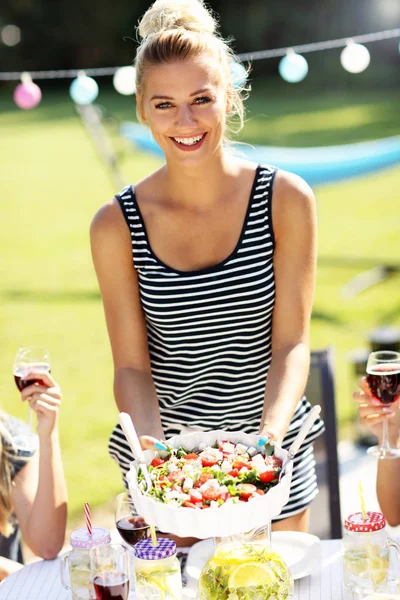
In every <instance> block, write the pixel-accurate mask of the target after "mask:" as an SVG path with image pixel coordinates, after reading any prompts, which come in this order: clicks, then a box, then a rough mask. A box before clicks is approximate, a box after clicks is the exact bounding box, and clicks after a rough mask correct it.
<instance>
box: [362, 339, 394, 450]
mask: <svg viewBox="0 0 400 600" xmlns="http://www.w3.org/2000/svg"><path fill="white" fill-rule="evenodd" d="M367 381H368V385H369V388H370V390H371V393H372V396H373V397H374V398H375V399H376V400H379V401H380V402H381V403H382V404H383V405H389V404H392V403H393V402H395V401H396V400H397V399H398V398H400V352H392V351H391V350H381V351H379V352H371V354H370V355H369V357H368V362H367ZM367 453H368V454H370V455H372V456H377V457H378V458H399V457H400V449H396V448H391V446H390V445H389V439H388V417H384V421H383V432H382V444H381V445H380V446H372V447H371V448H368V450H367Z"/></svg>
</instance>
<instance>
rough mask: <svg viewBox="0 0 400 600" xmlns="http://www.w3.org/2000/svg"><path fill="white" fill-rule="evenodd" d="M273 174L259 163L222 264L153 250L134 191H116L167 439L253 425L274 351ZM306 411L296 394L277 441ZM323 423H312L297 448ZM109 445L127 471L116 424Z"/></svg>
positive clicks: (257, 421) (126, 455) (256, 427)
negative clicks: (181, 262) (198, 265)
mask: <svg viewBox="0 0 400 600" xmlns="http://www.w3.org/2000/svg"><path fill="white" fill-rule="evenodd" d="M275 174H276V169H275V168H273V167H269V166H258V167H257V170H256V173H255V177H254V182H253V186H252V190H251V194H250V198H249V201H248V208H247V212H246V216H245V220H244V223H243V227H242V231H241V234H240V237H239V240H238V242H237V245H236V247H235V249H234V250H233V252H232V253H231V254H230V255H229V256H228V257H227V258H226V259H225V260H223V261H222V262H220V263H218V264H216V265H214V266H212V267H208V268H205V269H201V270H196V271H179V270H177V269H173V268H171V267H169V266H168V265H166V264H165V263H163V262H162V261H161V260H160V259H159V258H158V257H157V256H156V255H155V254H154V252H153V251H152V248H151V246H150V243H149V239H148V236H147V232H146V226H145V223H144V220H143V218H142V216H141V213H140V209H139V206H138V204H137V201H136V198H135V194H134V191H133V190H132V187H131V186H127V187H126V188H124V189H123V190H122V191H121V192H120V193H119V194H117V199H118V202H119V204H120V207H121V210H122V212H123V215H124V217H125V220H126V222H127V224H128V227H129V230H130V233H131V239H132V252H133V263H134V268H135V269H136V271H137V273H138V281H139V291H140V299H141V304H142V307H143V311H144V315H145V319H146V326H147V335H148V345H149V353H150V360H151V370H152V376H153V380H154V384H155V387H156V391H157V396H158V400H159V406H160V413H161V422H162V425H163V429H164V434H165V437H166V438H168V437H171V436H172V435H176V434H178V433H181V431H182V430H184V429H186V428H196V429H202V430H212V429H223V430H226V431H238V430H239V431H243V432H245V433H257V432H258V430H259V427H260V423H261V416H262V411H263V405H264V392H265V384H266V378H267V374H268V369H269V365H270V362H271V356H272V349H271V332H272V314H273V309H274V302H275V281H274V266H273V258H274V233H273V228H272V218H271V200H272V188H273V182H274V177H275ZM309 410H310V405H309V403H308V402H307V401H306V400H305V399H304V398H303V399H301V400H299V404H298V406H297V408H296V411H295V414H294V416H293V419H292V422H291V424H290V427H289V430H288V432H287V435H286V437H285V440H284V443H283V447H287V446H288V445H290V443H291V441H292V440H293V438H294V437H295V435H296V433H297V432H298V430H299V428H300V427H301V425H302V423H303V422H304V420H305V418H306V417H307V414H308V412H309ZM322 429H323V424H322V422H321V421H320V420H319V421H317V422H316V423H315V424H314V427H313V428H312V430H311V431H310V433H309V435H308V440H306V442H305V443H304V444H303V448H307V447H310V445H311V443H312V441H313V439H315V437H317V435H319V433H320V432H321V431H322ZM109 450H110V453H111V455H112V456H113V457H114V458H115V459H116V460H117V462H118V463H119V464H120V467H121V469H122V471H123V472H126V470H127V469H128V467H129V462H130V460H132V456H131V454H130V451H129V448H128V446H127V444H126V441H125V439H124V437H123V433H122V431H121V430H120V428H119V426H117V427H116V428H115V429H114V432H113V434H112V436H111V439H110V444H109ZM310 450H312V448H310Z"/></svg>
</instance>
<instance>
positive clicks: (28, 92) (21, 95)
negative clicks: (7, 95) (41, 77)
mask: <svg viewBox="0 0 400 600" xmlns="http://www.w3.org/2000/svg"><path fill="white" fill-rule="evenodd" d="M41 99H42V92H41V90H40V87H39V86H38V85H36V83H33V81H26V82H24V83H20V84H19V85H17V87H16V88H15V90H14V102H15V104H16V105H17V106H19V108H23V109H25V110H29V109H31V108H35V106H37V105H38V104H39V102H40V100H41Z"/></svg>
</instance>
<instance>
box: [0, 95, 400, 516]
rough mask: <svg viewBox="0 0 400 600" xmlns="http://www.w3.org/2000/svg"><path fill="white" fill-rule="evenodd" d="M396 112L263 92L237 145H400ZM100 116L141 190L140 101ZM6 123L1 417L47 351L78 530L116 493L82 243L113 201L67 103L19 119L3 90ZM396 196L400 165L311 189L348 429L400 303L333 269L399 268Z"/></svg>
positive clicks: (144, 159) (94, 307)
mask: <svg viewBox="0 0 400 600" xmlns="http://www.w3.org/2000/svg"><path fill="white" fill-rule="evenodd" d="M399 100H400V93H399V92H395V91H392V92H388V91H387V90H386V91H385V93H382V94H379V93H377V92H374V93H370V94H366V93H365V92H363V93H356V92H355V91H354V90H353V91H349V92H348V93H343V94H342V95H340V96H339V95H338V94H330V95H329V96H328V95H324V94H319V95H314V96H312V97H307V96H304V97H302V96H301V95H299V96H296V97H294V95H290V96H285V97H283V96H281V94H280V93H278V92H274V89H273V87H271V88H270V89H261V87H260V89H257V87H256V86H255V95H254V98H253V100H251V101H250V104H249V109H250V111H249V112H250V114H249V120H248V123H247V125H246V128H245V131H244V133H243V139H245V140H246V141H249V142H252V143H263V144H276V145H278V144H279V145H284V144H287V145H293V146H296V145H313V144H315V145H328V144H339V143H348V142H352V141H360V140H364V139H373V138H380V137H384V136H386V135H393V134H396V133H399V131H398V127H399V122H398V104H399ZM99 103H100V105H101V106H102V107H103V110H104V114H105V117H106V122H107V129H108V131H109V133H110V136H111V138H112V139H113V143H114V144H115V147H116V150H117V152H118V155H119V158H120V165H121V170H122V172H123V174H125V175H126V181H135V180H138V179H139V178H141V177H143V176H144V175H145V174H147V173H149V172H150V171H151V170H152V169H153V168H154V167H155V166H156V165H157V164H159V163H158V161H157V160H156V159H153V158H152V157H149V156H144V155H140V154H138V153H136V152H134V151H133V149H132V148H130V147H129V146H128V144H127V143H126V142H125V141H123V140H121V139H120V138H119V137H118V135H117V124H118V121H120V120H124V119H131V118H132V117H133V114H134V106H133V102H132V100H131V99H130V98H124V97H121V96H117V94H116V93H112V92H111V91H107V89H106V91H104V92H103V88H102V93H101V96H100V98H99ZM0 110H1V112H0V128H1V131H2V144H1V145H0V163H1V165H2V169H1V175H0V177H1V179H0V181H1V208H2V235H1V238H0V254H1V256H2V259H3V260H2V261H1V266H0V301H1V305H2V310H1V313H0V365H1V366H0V395H1V399H2V405H3V406H4V408H5V409H6V410H8V411H10V412H13V413H14V414H17V415H19V416H20V417H22V418H26V407H25V406H22V405H21V404H20V403H19V402H18V396H17V393H16V390H15V388H14V384H13V380H12V376H11V368H12V362H13V358H14V354H15V351H16V349H17V348H18V347H19V346H22V345H28V344H32V345H35V344H36V345H43V346H46V347H48V348H49V349H50V350H51V353H52V364H53V373H54V374H55V376H56V377H57V379H58V380H59V382H60V383H61V385H62V388H63V392H64V402H63V409H62V419H61V442H62V447H63V456H64V462H65V469H66V476H67V480H68V488H69V496H70V518H71V519H72V520H73V519H76V517H77V516H80V515H81V507H82V503H83V502H85V501H87V502H89V503H91V505H92V506H93V507H95V506H101V505H102V504H104V503H107V502H108V501H109V500H110V498H111V497H112V496H113V495H115V494H117V492H118V491H119V490H120V489H121V485H122V484H121V479H120V475H119V471H118V468H117V467H116V465H114V464H113V463H112V461H111V460H110V459H109V457H108V454H107V439H108V436H109V433H110V431H111V429H112V427H113V424H114V423H115V421H116V417H117V410H116V407H115V404H114V400H113V394H112V365H111V356H110V350H109V343H108V338H107V333H106V328H105V324H104V317H103V311H102V306H101V302H100V296H99V293H98V288H97V282H96V279H95V275H94V272H93V268H92V264H91V257H90V250H89V238H88V229H89V224H90V221H91V218H92V216H93V214H94V212H95V211H96V210H97V208H98V207H99V206H100V205H101V204H102V203H103V202H105V201H106V200H108V199H109V198H110V197H111V196H112V195H113V193H114V191H115V188H114V186H113V184H112V182H111V180H110V178H109V176H108V173H107V171H106V169H105V168H104V167H103V165H102V164H101V162H100V161H99V159H98V157H97V155H96V153H95V151H94V149H93V147H92V144H91V142H90V140H89V139H88V137H87V135H86V134H85V132H84V130H83V128H82V126H81V124H80V121H79V119H78V117H77V115H76V113H75V112H74V109H73V106H72V103H71V102H70V101H69V99H68V96H67V93H66V91H65V90H64V91H58V92H57V91H53V92H51V93H50V92H49V93H48V94H47V95H46V94H44V98H43V101H42V104H41V105H40V106H39V107H38V108H37V109H35V110H33V111H30V112H23V111H19V110H18V109H16V108H15V107H14V106H13V104H12V100H11V90H9V89H7V88H5V89H4V90H3V93H2V95H1V96H0ZM399 186H400V166H399V167H397V168H393V169H391V170H388V171H385V172H381V173H379V174H374V175H371V176H369V177H365V178H362V179H357V180H353V181H349V182H345V183H340V184H336V185H334V186H326V187H323V188H322V187H321V188H319V189H317V190H316V194H317V200H318V212H319V238H320V256H321V262H320V265H319V269H318V281H317V290H316V296H315V305H314V313H313V319H312V346H313V347H314V348H317V347H324V346H326V345H328V344H334V346H335V348H336V357H337V378H336V382H337V398H338V411H339V418H340V421H341V423H345V422H346V420H348V419H349V418H351V417H352V416H354V406H353V403H352V400H351V389H352V388H353V386H354V377H353V376H352V372H351V371H352V370H351V367H350V365H349V360H348V353H349V352H350V350H352V349H354V348H357V347H359V346H363V345H365V344H366V335H367V332H368V331H369V330H371V329H373V328H375V327H377V326H379V325H381V324H400V298H399V293H398V290H399V275H393V276H392V277H390V278H388V279H387V280H386V281H384V282H383V283H381V284H380V285H378V286H376V287H374V288H371V289H370V290H368V291H366V292H364V293H363V294H360V295H359V296H356V297H355V298H353V299H348V300H345V299H344V298H343V296H342V290H343V286H344V285H345V284H346V282H348V281H349V280H350V279H351V278H352V277H354V276H355V275H356V274H357V273H358V272H359V271H360V267H359V266H357V265H355V266H351V265H347V266H346V267H342V266H340V265H339V263H338V262H337V259H345V260H347V259H348V257H350V258H351V257H353V258H357V257H360V258H364V259H366V260H370V261H371V265H374V264H378V263H381V262H399V261H398V257H399V255H400V236H399V235H398V232H399V230H400V222H399V216H398V215H399V211H398V203H397V201H396V196H395V191H396V190H397V189H399ZM328 258H332V259H335V260H333V261H332V262H331V263H329V262H327V260H326V259H328ZM324 259H325V261H324ZM335 261H336V262H335Z"/></svg>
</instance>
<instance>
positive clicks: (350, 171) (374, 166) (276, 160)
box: [120, 122, 400, 185]
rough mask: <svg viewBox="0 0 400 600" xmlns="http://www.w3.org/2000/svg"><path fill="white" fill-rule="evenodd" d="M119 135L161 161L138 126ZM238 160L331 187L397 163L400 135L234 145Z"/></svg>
mask: <svg viewBox="0 0 400 600" xmlns="http://www.w3.org/2000/svg"><path fill="white" fill-rule="evenodd" d="M120 133H121V135H122V136H123V137H124V138H127V139H128V140H130V141H131V142H132V143H133V144H134V145H135V146H136V147H137V148H139V149H141V150H144V151H146V152H150V153H151V154H154V155H157V156H160V157H161V158H163V157H164V153H163V151H162V150H161V148H160V147H159V146H158V145H157V144H156V142H155V141H154V139H153V138H152V136H151V134H150V132H149V130H148V129H146V128H145V127H143V126H142V125H139V124H138V123H132V122H125V123H122V125H121V129H120ZM233 147H234V149H236V150H237V151H238V152H239V153H240V154H241V155H242V156H245V157H246V158H248V159H249V160H252V161H254V162H256V163H265V164H270V165H275V166H277V167H279V168H281V169H284V170H286V171H291V172H292V173H296V174H297V175H300V177H303V179H305V180H306V181H307V182H308V183H309V184H310V185H317V184H325V183H334V182H336V181H341V180H343V179H348V178H350V177H357V176H359V175H366V174H368V173H373V172H375V171H379V170H380V169H384V168H387V167H391V166H393V165H395V164H397V163H400V135H397V136H393V137H389V138H383V139H381V140H374V141H371V142H359V143H357V144H345V145H342V146H321V147H317V148H279V147H275V146H247V145H244V144H234V145H233Z"/></svg>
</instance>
